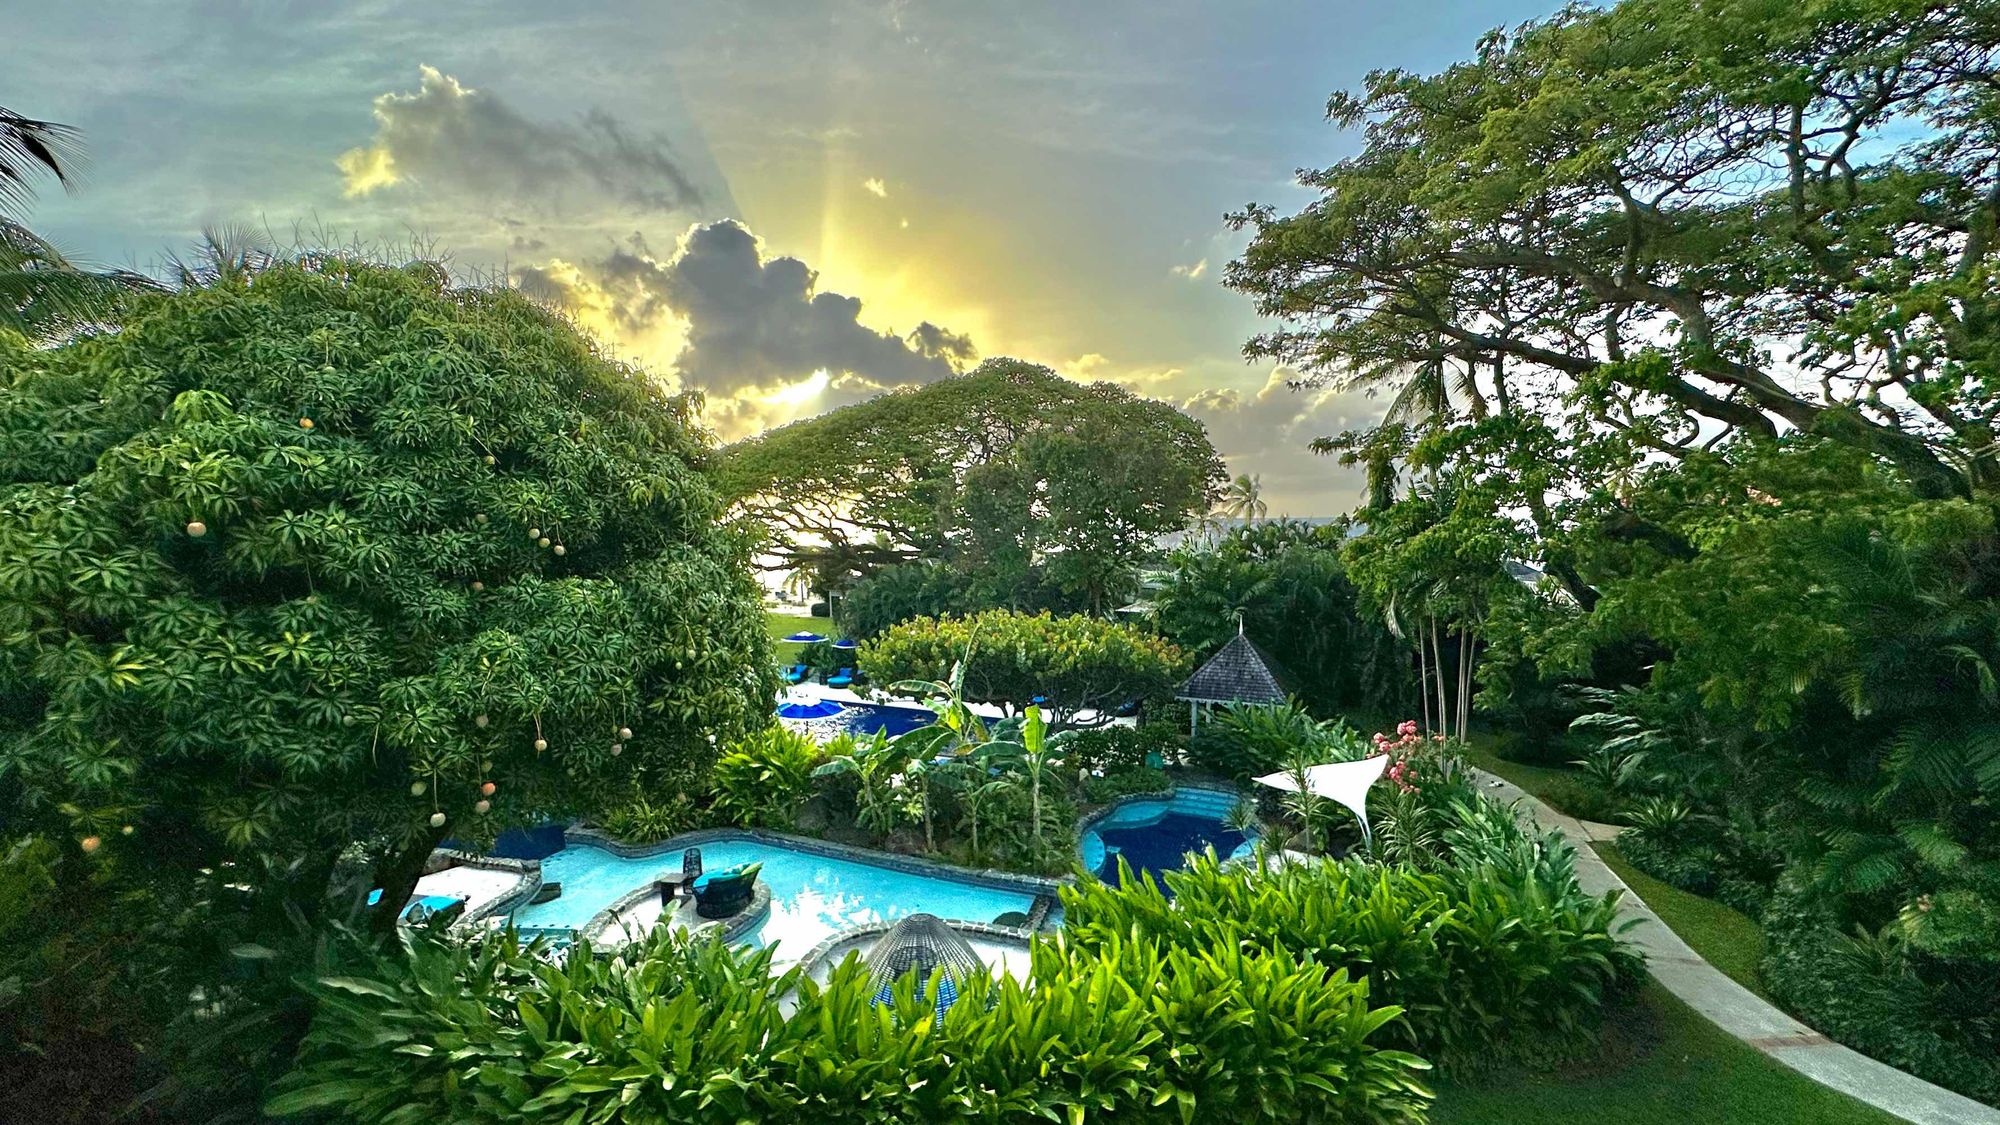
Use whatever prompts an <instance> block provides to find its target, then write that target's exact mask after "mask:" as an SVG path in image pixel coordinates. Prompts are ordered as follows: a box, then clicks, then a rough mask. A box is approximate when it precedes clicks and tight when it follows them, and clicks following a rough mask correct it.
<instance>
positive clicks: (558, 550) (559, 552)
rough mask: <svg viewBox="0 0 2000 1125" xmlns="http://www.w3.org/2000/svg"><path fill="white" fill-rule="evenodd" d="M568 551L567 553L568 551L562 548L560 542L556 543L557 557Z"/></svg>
mask: <svg viewBox="0 0 2000 1125" xmlns="http://www.w3.org/2000/svg"><path fill="white" fill-rule="evenodd" d="M568 553H569V552H567V551H565V550H563V545H562V544H561V543H558V544H556V555H557V557H561V556H563V555H566V554H568Z"/></svg>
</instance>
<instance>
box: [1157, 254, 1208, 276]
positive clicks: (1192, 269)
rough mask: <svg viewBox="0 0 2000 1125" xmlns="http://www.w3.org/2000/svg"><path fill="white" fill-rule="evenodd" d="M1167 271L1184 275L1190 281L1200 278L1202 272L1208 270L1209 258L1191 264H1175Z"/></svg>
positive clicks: (1174, 274)
mask: <svg viewBox="0 0 2000 1125" xmlns="http://www.w3.org/2000/svg"><path fill="white" fill-rule="evenodd" d="M1167 272H1168V273H1170V274H1172V275H1173V276H1175V277H1184V278H1186V279H1188V280H1189V281H1194V280H1197V279H1198V278H1200V277H1201V275H1202V274H1205V273H1207V272H1208V259H1207V258H1203V259H1202V260H1201V261H1199V262H1196V263H1195V264H1194V265H1191V266H1174V267H1173V268H1171V269H1169V270H1168V271H1167Z"/></svg>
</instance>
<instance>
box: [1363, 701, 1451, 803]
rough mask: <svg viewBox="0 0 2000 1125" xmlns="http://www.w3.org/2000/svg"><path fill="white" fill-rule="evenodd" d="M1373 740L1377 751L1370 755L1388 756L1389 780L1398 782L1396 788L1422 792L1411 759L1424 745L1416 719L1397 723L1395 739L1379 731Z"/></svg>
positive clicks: (1376, 756) (1436, 736)
mask: <svg viewBox="0 0 2000 1125" xmlns="http://www.w3.org/2000/svg"><path fill="white" fill-rule="evenodd" d="M1433 737H1434V739H1435V740H1436V741H1438V742H1443V741H1444V736H1443V735H1434V736H1433ZM1373 741H1374V743H1375V752H1374V753H1372V754H1370V755H1368V756H1369V757H1371V758H1379V757H1382V756H1383V755H1387V756H1388V758H1389V780H1390V781H1393V782H1395V783H1396V788H1398V789H1401V790H1402V791H1403V792H1405V793H1419V792H1422V791H1423V790H1422V787H1421V786H1419V785H1418V784H1417V782H1416V769H1415V768H1414V767H1413V766H1412V765H1411V761H1410V759H1411V758H1412V757H1413V756H1414V755H1415V754H1416V753H1417V752H1418V751H1419V750H1421V749H1422V748H1423V745H1424V736H1423V735H1422V734H1420V733H1418V731H1417V723H1416V720H1414V719H1405V720H1404V721H1402V722H1401V723H1398V724H1396V737H1395V738H1393V739H1392V738H1390V737H1389V736H1388V735H1386V734H1383V733H1382V732H1380V731H1377V732H1375V735H1374V738H1373Z"/></svg>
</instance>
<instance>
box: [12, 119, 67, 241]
mask: <svg viewBox="0 0 2000 1125" xmlns="http://www.w3.org/2000/svg"><path fill="white" fill-rule="evenodd" d="M82 165H83V142H82V135H81V134H80V133H78V132H77V131H76V129H75V128H73V127H71V126H68V125H58V124H56V123H55V122H53V121H38V120H36V119H35V118H32V117H23V116H21V115H20V114H18V113H15V112H14V111H13V110H11V109H6V108H4V107H0V218H6V217H8V215H9V214H10V213H12V212H15V211H16V210H17V209H26V207H27V205H28V201H29V200H31V199H33V198H34V197H35V188H34V181H35V180H36V179H38V178H40V177H42V176H53V177H54V178H55V181H56V182H57V183H59V184H61V185H62V186H63V190H65V191H75V190H76V186H77V174H78V172H79V171H80V170H81V168H82Z"/></svg>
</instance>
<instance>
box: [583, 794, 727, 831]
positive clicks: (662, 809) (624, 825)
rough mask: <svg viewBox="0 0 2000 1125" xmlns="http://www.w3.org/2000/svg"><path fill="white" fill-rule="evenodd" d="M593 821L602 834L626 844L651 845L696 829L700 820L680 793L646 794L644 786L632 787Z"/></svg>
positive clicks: (684, 795)
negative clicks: (598, 826)
mask: <svg viewBox="0 0 2000 1125" xmlns="http://www.w3.org/2000/svg"><path fill="white" fill-rule="evenodd" d="M596 820H597V821H598V822H599V823H600V824H602V825H603V826H604V830H605V831H606V832H609V833H611V834H612V835H613V836H616V837H617V838H618V839H620V840H623V841H625V842H626V843H630V844H652V843H658V842H659V841H661V840H665V839H668V838H669V837H673V836H678V835H680V834H681V833H683V832H687V831H691V830H692V829H694V828H696V827H699V826H700V825H701V823H702V820H703V817H702V811H701V809H699V808H697V807H696V806H695V803H694V799H693V798H692V797H689V796H688V795H687V794H686V793H684V792H681V791H678V790H675V791H669V792H665V793H648V792H646V791H645V787H644V786H634V787H633V789H632V791H631V792H630V793H628V794H626V795H625V796H624V797H622V798H621V799H619V800H617V801H614V802H612V803H611V804H610V806H609V807H607V808H606V809H604V810H603V811H602V812H600V813H598V814H597V816H596Z"/></svg>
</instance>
